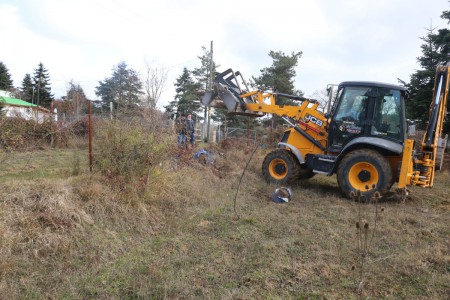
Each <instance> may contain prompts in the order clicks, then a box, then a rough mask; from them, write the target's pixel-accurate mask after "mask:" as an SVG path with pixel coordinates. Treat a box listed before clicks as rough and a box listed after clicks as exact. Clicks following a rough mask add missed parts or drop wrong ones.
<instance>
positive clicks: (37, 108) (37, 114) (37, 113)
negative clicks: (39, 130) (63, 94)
mask: <svg viewBox="0 0 450 300" xmlns="http://www.w3.org/2000/svg"><path fill="white" fill-rule="evenodd" d="M41 76H42V75H41V74H39V81H38V90H37V107H36V123H37V124H39V95H40V93H41V92H40V89H41Z"/></svg>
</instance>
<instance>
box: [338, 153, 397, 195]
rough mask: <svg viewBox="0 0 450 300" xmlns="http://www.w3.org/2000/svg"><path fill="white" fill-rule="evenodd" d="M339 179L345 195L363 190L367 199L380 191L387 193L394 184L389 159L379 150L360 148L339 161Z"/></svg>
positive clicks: (362, 193) (362, 192)
mask: <svg viewBox="0 0 450 300" xmlns="http://www.w3.org/2000/svg"><path fill="white" fill-rule="evenodd" d="M337 181H338V184H339V187H340V188H341V191H342V192H343V193H344V195H345V196H347V197H349V198H351V197H352V195H357V194H358V191H361V195H362V200H363V201H367V199H369V198H370V197H371V195H373V193H374V192H376V191H378V192H379V193H380V194H381V195H383V194H385V193H387V192H388V191H389V189H390V187H391V186H392V184H391V183H392V170H391V167H390V165H389V161H388V160H387V159H386V158H385V157H384V156H383V155H381V154H380V153H379V152H377V151H374V150H370V149H359V150H355V151H352V152H349V153H347V154H346V155H345V157H344V158H343V159H342V161H341V162H340V163H339V167H338V170H337Z"/></svg>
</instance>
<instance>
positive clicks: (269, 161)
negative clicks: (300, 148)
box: [262, 149, 300, 184]
mask: <svg viewBox="0 0 450 300" xmlns="http://www.w3.org/2000/svg"><path fill="white" fill-rule="evenodd" d="M262 174H263V177H264V179H265V180H266V181H267V182H272V183H276V184H287V183H293V182H295V181H296V180H298V178H299V176H300V164H299V162H298V160H297V158H294V156H293V155H292V154H291V153H290V151H288V150H285V149H277V150H274V151H272V152H270V153H269V154H267V155H266V157H265V158H264V161H263V164H262Z"/></svg>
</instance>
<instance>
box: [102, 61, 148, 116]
mask: <svg viewBox="0 0 450 300" xmlns="http://www.w3.org/2000/svg"><path fill="white" fill-rule="evenodd" d="M95 94H96V95H97V96H99V97H100V98H101V99H102V101H103V102H104V103H106V104H107V103H108V102H113V104H114V107H115V108H116V109H120V108H133V107H137V105H138V104H139V102H140V100H139V97H140V95H141V94H143V92H142V82H141V80H140V79H139V76H138V73H137V72H136V71H135V70H133V69H132V68H128V66H127V64H126V63H125V62H123V61H122V62H120V63H119V64H118V65H117V66H115V67H114V68H113V74H112V76H111V77H110V78H106V79H105V80H104V81H99V85H98V86H97V87H96V88H95Z"/></svg>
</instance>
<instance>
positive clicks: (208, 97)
mask: <svg viewBox="0 0 450 300" xmlns="http://www.w3.org/2000/svg"><path fill="white" fill-rule="evenodd" d="M216 97H217V93H216V92H215V91H208V92H206V93H205V94H204V95H203V97H202V100H200V102H201V103H202V104H203V105H204V106H210V105H211V103H212V102H213V101H214V98H216Z"/></svg>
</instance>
